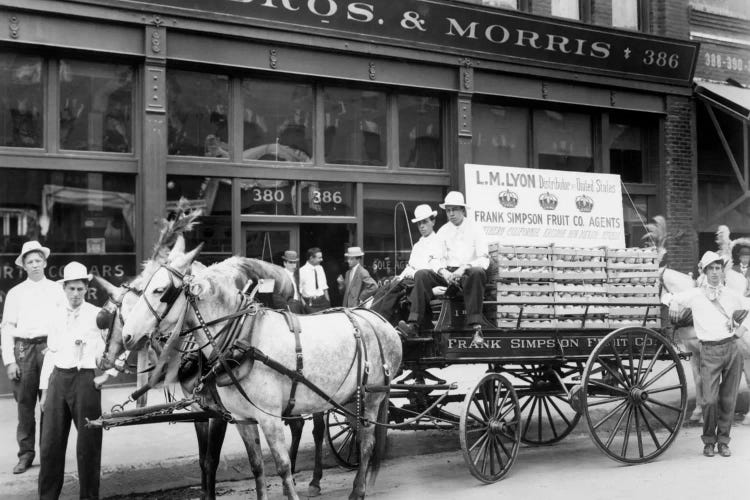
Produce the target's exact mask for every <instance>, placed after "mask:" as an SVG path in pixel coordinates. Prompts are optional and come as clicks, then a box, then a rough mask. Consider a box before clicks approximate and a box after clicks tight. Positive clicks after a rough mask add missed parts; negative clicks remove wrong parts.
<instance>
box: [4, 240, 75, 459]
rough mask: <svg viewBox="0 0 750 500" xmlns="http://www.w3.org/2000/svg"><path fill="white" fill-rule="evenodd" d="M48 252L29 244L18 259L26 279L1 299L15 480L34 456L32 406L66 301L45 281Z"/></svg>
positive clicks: (55, 286) (63, 296)
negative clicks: (14, 412) (57, 313)
mask: <svg viewBox="0 0 750 500" xmlns="http://www.w3.org/2000/svg"><path fill="white" fill-rule="evenodd" d="M49 253H50V251H49V248H47V247H44V246H42V245H41V244H40V243H39V242H38V241H27V242H26V243H24V244H23V247H22V248H21V253H20V254H19V255H18V258H16V262H15V263H16V265H17V266H18V267H21V268H23V270H24V271H26V274H27V279H26V280H25V281H23V282H22V283H20V284H18V285H16V286H14V287H13V288H11V289H10V290H9V291H8V295H7V296H6V297H5V306H4V308H3V323H2V341H1V342H2V355H3V363H4V364H5V367H6V369H7V372H8V379H9V380H10V381H11V385H12V388H13V397H14V398H15V400H16V403H17V404H18V428H17V429H16V439H17V440H18V464H17V465H16V466H15V467H14V468H13V473H14V474H20V473H22V472H25V471H26V470H27V469H28V468H29V467H31V463H32V462H33V461H34V457H35V455H36V453H35V451H34V446H35V441H36V440H35V434H36V418H35V412H36V402H37V399H38V398H39V378H40V374H41V371H42V364H43V360H44V352H45V350H46V348H47V338H48V336H49V334H50V331H51V330H52V328H53V326H54V323H53V311H54V310H55V309H56V308H57V307H58V306H59V304H62V303H63V302H64V301H65V295H64V294H63V293H62V290H61V289H60V286H59V285H58V284H56V283H54V282H52V281H50V280H48V279H47V278H46V277H45V276H44V270H45V268H46V267H47V258H48V257H49Z"/></svg>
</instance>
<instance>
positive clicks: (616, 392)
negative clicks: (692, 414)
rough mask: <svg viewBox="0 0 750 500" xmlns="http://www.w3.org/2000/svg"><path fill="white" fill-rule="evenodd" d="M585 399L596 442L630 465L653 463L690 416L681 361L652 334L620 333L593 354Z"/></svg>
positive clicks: (585, 380) (584, 381) (624, 330)
mask: <svg viewBox="0 0 750 500" xmlns="http://www.w3.org/2000/svg"><path fill="white" fill-rule="evenodd" d="M582 401H584V404H583V405H582V406H583V414H584V417H585V419H586V423H587V424H588V430H589V434H590V435H591V439H592V440H593V441H594V444H596V446H597V447H598V448H599V449H600V450H601V451H602V452H603V453H604V454H605V455H607V456H608V457H610V458H612V459H613V460H616V461H618V462H624V463H629V464H635V463H643V462H648V461H649V460H653V459H654V458H656V457H658V456H659V455H661V454H662V453H663V452H664V451H666V449H667V448H669V446H670V445H671V444H672V443H673V442H674V440H675V438H676V437H677V434H678V433H679V431H680V427H681V426H682V421H683V419H684V417H685V409H686V407H687V383H686V381H685V371H684V369H683V366H682V362H681V360H680V357H679V355H678V354H677V351H676V350H675V349H674V347H673V346H672V344H671V343H670V342H669V340H667V339H666V338H664V337H663V336H662V335H660V334H659V333H657V332H655V331H653V330H650V329H648V328H638V327H635V328H621V329H620V330H616V331H614V332H612V333H610V334H609V335H607V336H606V337H604V338H603V339H602V340H601V342H599V344H598V345H597V346H596V348H594V350H593V352H592V353H591V355H590V356H589V359H588V361H587V363H586V368H585V370H584V374H583V379H582Z"/></svg>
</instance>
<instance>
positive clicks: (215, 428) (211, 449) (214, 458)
mask: <svg viewBox="0 0 750 500" xmlns="http://www.w3.org/2000/svg"><path fill="white" fill-rule="evenodd" d="M226 433H227V422H226V420H224V419H222V418H210V419H208V446H207V447H206V456H205V458H204V463H203V464H202V465H201V469H202V470H203V473H204V475H205V476H206V486H207V490H206V498H207V499H208V500H213V499H215V498H216V469H218V468H219V462H220V461H221V447H222V445H223V444H224V437H225V436H226Z"/></svg>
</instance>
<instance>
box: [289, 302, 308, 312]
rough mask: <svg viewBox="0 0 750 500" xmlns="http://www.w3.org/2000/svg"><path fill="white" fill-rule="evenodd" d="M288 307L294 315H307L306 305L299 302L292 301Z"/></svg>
mask: <svg viewBox="0 0 750 500" xmlns="http://www.w3.org/2000/svg"><path fill="white" fill-rule="evenodd" d="M286 305H287V307H288V308H289V310H290V311H291V312H293V313H294V314H305V305H304V304H303V303H302V302H301V301H299V300H296V299H291V300H290V301H289V302H287V303H286Z"/></svg>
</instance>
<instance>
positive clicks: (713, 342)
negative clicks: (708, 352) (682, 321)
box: [700, 335, 737, 345]
mask: <svg viewBox="0 0 750 500" xmlns="http://www.w3.org/2000/svg"><path fill="white" fill-rule="evenodd" d="M736 338H737V337H735V336H734V335H732V336H731V337H725V338H723V339H721V340H701V341H700V343H701V344H702V345H723V344H728V343H729V342H731V341H733V340H734V339H736Z"/></svg>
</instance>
